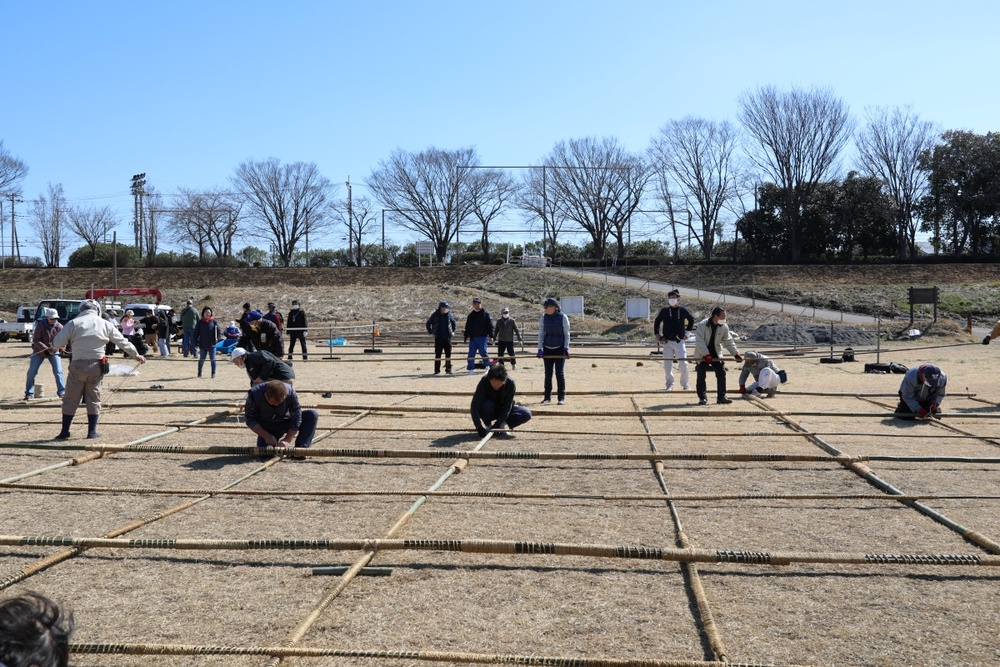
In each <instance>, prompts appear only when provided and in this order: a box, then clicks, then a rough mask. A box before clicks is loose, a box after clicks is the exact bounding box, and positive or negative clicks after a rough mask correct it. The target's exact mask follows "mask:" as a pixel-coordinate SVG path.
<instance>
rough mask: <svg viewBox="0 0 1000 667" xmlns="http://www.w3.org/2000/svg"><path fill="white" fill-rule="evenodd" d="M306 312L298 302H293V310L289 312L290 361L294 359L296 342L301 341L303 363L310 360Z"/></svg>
mask: <svg viewBox="0 0 1000 667" xmlns="http://www.w3.org/2000/svg"><path fill="white" fill-rule="evenodd" d="M307 326H309V325H308V324H306V311H304V310H302V309H301V308H300V307H299V302H298V300H294V301H292V309H291V310H289V311H288V359H289V360H291V358H292V351H293V350H294V349H295V341H299V344H300V345H301V346H302V361H305V360H306V359H308V358H309V351H308V350H307V349H306V336H307V335H309V332H308V331H306V327H307Z"/></svg>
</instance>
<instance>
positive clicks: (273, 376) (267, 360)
mask: <svg viewBox="0 0 1000 667" xmlns="http://www.w3.org/2000/svg"><path fill="white" fill-rule="evenodd" d="M229 361H230V362H232V363H234V364H236V367H237V368H242V369H243V370H245V371H246V372H247V376H248V377H249V378H250V386H254V385H258V384H260V383H261V382H267V381H268V380H281V381H282V382H287V383H288V384H292V383H293V382H294V381H295V370H294V369H293V368H292V367H291V366H289V365H288V364H286V363H285V362H284V361H282V360H281V359H278V358H277V357H276V356H274V355H273V354H271V353H270V352H267V351H266V350H254V351H253V352H247V351H246V350H244V349H243V348H242V347H235V348H233V351H232V353H231V354H230V356H229Z"/></svg>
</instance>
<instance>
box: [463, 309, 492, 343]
mask: <svg viewBox="0 0 1000 667" xmlns="http://www.w3.org/2000/svg"><path fill="white" fill-rule="evenodd" d="M463 333H464V335H465V337H466V338H493V318H492V317H490V314H489V313H488V312H486V309H485V308H480V309H479V310H478V311H477V310H473V311H472V312H470V313H469V315H468V317H466V318H465V331H464V332H463Z"/></svg>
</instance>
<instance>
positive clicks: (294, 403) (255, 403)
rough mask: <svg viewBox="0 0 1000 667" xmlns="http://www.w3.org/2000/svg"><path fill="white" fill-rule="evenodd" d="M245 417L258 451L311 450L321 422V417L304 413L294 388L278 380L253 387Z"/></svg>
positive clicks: (244, 410) (245, 406)
mask: <svg viewBox="0 0 1000 667" xmlns="http://www.w3.org/2000/svg"><path fill="white" fill-rule="evenodd" d="M243 415H244V416H245V417H246V421H247V426H248V427H249V428H250V430H251V431H253V432H254V433H256V434H257V446H258V447H293V446H294V447H303V448H305V447H308V446H309V445H311V444H312V441H313V436H314V435H315V434H316V425H317V423H318V422H319V413H318V412H317V411H315V410H303V409H302V406H301V405H300V404H299V397H298V395H297V394H296V393H295V390H294V389H292V385H290V384H286V383H284V382H281V381H279V380H271V381H269V382H264V383H262V384H258V385H257V386H255V387H252V388H251V389H250V391H249V392H247V400H246V403H245V404H244V406H243Z"/></svg>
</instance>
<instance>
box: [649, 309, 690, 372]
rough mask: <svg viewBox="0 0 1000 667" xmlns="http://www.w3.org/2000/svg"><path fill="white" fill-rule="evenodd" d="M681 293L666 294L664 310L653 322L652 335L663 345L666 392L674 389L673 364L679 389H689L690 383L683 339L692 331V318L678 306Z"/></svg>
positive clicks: (686, 310)
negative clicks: (679, 383) (678, 377)
mask: <svg viewBox="0 0 1000 667" xmlns="http://www.w3.org/2000/svg"><path fill="white" fill-rule="evenodd" d="M680 298H681V293H680V292H679V291H677V290H675V289H674V290H670V292H668V293H667V303H668V304H670V305H668V306H667V307H666V308H662V309H661V310H660V313H659V314H658V315H657V316H656V321H655V322H653V335H654V336H655V337H656V340H658V341H659V342H661V343H663V375H664V376H665V377H666V381H667V391H672V390H673V388H674V362H675V361H676V362H677V368H678V369H680V372H681V388H682V389H690V388H691V383H690V381H689V380H688V364H687V349H686V348H685V347H684V339H685V338H687V334H688V332H689V331H694V317H693V316H692V315H691V313H690V312H688V309H687V308H685V307H684V306H682V305H680ZM661 324H662V325H663V333H662V334H661V333H660V325H661Z"/></svg>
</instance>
